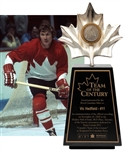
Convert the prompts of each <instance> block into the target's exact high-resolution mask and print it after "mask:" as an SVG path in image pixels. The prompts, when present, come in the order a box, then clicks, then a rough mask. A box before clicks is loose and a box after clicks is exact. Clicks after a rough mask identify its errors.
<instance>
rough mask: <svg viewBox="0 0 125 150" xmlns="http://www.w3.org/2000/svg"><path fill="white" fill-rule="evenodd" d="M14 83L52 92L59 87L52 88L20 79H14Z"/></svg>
mask: <svg viewBox="0 0 125 150" xmlns="http://www.w3.org/2000/svg"><path fill="white" fill-rule="evenodd" d="M16 84H22V85H26V86H30V87H35V88H39V89H44V90H48V91H54V92H58V91H59V88H52V87H47V86H41V85H36V84H31V83H25V82H20V81H16Z"/></svg>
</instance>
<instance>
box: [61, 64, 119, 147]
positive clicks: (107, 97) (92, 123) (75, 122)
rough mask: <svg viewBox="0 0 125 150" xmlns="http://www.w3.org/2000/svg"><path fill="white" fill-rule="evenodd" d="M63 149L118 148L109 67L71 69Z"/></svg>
mask: <svg viewBox="0 0 125 150" xmlns="http://www.w3.org/2000/svg"><path fill="white" fill-rule="evenodd" d="M64 145H69V146H70V148H71V149H74V148H108V149H110V148H111V149H114V147H115V146H120V145H121V137H120V128H119V119H118V110H117V101H116V92H115V84H114V76H113V68H112V67H111V65H95V66H94V67H91V66H89V65H82V66H80V65H79V66H74V67H73V68H72V72H71V81H70V95H69V102H68V109H67V117H66V125H65V133H64Z"/></svg>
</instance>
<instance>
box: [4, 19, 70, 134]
mask: <svg viewBox="0 0 125 150" xmlns="http://www.w3.org/2000/svg"><path fill="white" fill-rule="evenodd" d="M54 36H55V30H54V28H53V27H52V26H51V24H50V22H49V21H48V20H43V21H42V23H41V24H40V26H39V38H36V39H33V40H31V41H29V42H26V43H24V44H22V45H21V46H19V47H18V48H17V49H16V50H13V51H11V52H9V53H8V54H7V55H6V59H5V64H4V66H3V72H4V85H5V86H9V87H11V88H14V87H15V86H16V84H15V81H16V70H15V69H14V64H15V63H16V62H22V61H27V62H28V65H27V70H26V74H25V75H26V77H27V79H28V82H29V83H31V84H36V85H42V86H49V87H58V88H59V92H53V93H54V95H55V97H56V99H57V100H60V101H61V102H62V104H63V105H64V106H65V107H67V99H68V95H69V85H68V82H67V80H66V76H67V73H68V56H67V53H66V51H65V49H64V47H63V45H62V43H61V42H59V41H56V40H54ZM30 91H31V93H32V95H33V101H32V103H33V113H34V118H33V119H34V124H38V119H39V121H40V122H41V124H42V125H43V127H44V128H45V131H46V132H48V133H49V135H50V136H56V135H57V134H56V131H55V128H54V125H53V121H52V117H51V115H50V112H49V109H48V108H47V104H46V92H47V91H46V90H43V89H38V88H34V87H30ZM52 103H53V102H52ZM37 118H38V119H37Z"/></svg>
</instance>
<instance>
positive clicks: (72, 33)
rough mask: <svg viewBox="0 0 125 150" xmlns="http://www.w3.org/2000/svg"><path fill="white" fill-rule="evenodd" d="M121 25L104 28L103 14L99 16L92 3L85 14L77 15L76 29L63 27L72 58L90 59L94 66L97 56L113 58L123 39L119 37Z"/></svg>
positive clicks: (61, 38) (65, 40) (64, 39)
mask: <svg viewBox="0 0 125 150" xmlns="http://www.w3.org/2000/svg"><path fill="white" fill-rule="evenodd" d="M119 28H120V25H116V26H111V25H110V24H108V25H107V27H106V29H104V27H103V14H97V13H96V12H95V11H94V9H93V7H92V5H91V3H89V5H88V8H87V10H86V12H85V13H84V14H78V15H77V26H76V28H75V27H74V26H73V25H72V24H71V25H70V26H69V27H66V26H61V30H62V36H61V37H60V38H59V40H60V41H62V42H64V43H65V44H66V45H67V46H68V47H69V48H70V51H71V57H72V58H76V57H89V58H90V65H91V66H93V65H94V57H95V56H106V57H111V56H112V53H111V51H112V48H113V46H114V44H115V43H116V42H117V41H119V40H120V39H121V38H122V37H121V36H120V35H119Z"/></svg>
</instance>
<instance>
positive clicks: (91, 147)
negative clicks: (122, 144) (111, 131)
mask: <svg viewBox="0 0 125 150" xmlns="http://www.w3.org/2000/svg"><path fill="white" fill-rule="evenodd" d="M69 149H115V146H103V147H102V146H69Z"/></svg>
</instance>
